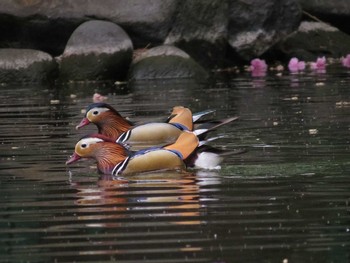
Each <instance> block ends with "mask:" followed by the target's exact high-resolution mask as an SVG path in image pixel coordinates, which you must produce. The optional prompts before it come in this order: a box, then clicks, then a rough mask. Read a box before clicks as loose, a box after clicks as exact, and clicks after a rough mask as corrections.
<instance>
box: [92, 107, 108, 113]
mask: <svg viewBox="0 0 350 263" xmlns="http://www.w3.org/2000/svg"><path fill="white" fill-rule="evenodd" d="M109 110H110V109H108V108H105V107H101V108H100V107H96V108H92V109H91V110H89V112H92V113H94V112H95V111H97V112H105V111H109Z"/></svg>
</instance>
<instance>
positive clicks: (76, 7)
mask: <svg viewBox="0 0 350 263" xmlns="http://www.w3.org/2000/svg"><path fill="white" fill-rule="evenodd" d="M318 16H320V18H318ZM349 17H350V3H349V2H348V1H346V0H343V1H342V0H336V1H332V4H331V5H330V2H329V1H316V0H315V1H311V0H310V1H307V3H306V1H299V2H298V1H297V0H283V1H280V0H266V1H260V0H249V1H240V0H211V1H209V0H208V1H203V0H144V1H139V0H119V1H114V0H104V1H100V0H74V1H70V0H2V1H1V2H0V27H1V37H0V82H8V81H13V80H16V81H20V82H23V81H47V80H60V81H70V80H125V79H136V80H137V79H157V78H160V79H161V78H195V79H200V80H203V79H206V78H207V77H208V73H209V72H210V71H211V70H212V69H214V68H222V67H230V66H234V65H241V64H245V63H247V62H249V61H250V60H251V59H253V58H255V57H264V58H265V59H267V60H271V61H272V60H276V59H278V60H280V61H283V60H287V59H289V58H290V57H291V56H298V57H299V58H300V59H305V60H309V59H314V58H316V57H318V56H321V55H326V56H335V57H338V56H342V55H346V54H347V53H350V37H349V35H348V33H349V31H348V30H349V28H348V24H344V23H341V21H344V19H349ZM320 19H325V21H328V23H331V24H332V25H333V26H330V25H327V24H324V23H322V22H320V21H317V20H320ZM337 27H339V28H340V29H341V30H343V31H344V32H342V31H341V30H339V29H338V28H337ZM330 28H331V29H330ZM18 61H25V62H20V63H19V62H18ZM19 65H20V67H19ZM33 65H35V66H33ZM19 68H20V70H22V69H25V70H24V71H23V72H30V73H28V74H27V73H26V74H22V75H20V77H17V78H14V79H11V75H13V73H14V72H17V71H18V70H19ZM30 76H32V77H30Z"/></svg>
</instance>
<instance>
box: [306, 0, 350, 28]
mask: <svg viewBox="0 0 350 263" xmlns="http://www.w3.org/2000/svg"><path fill="white" fill-rule="evenodd" d="M299 3H300V5H301V7H302V8H303V10H305V12H306V14H307V16H309V17H312V18H314V19H320V20H322V21H324V22H327V23H330V24H331V25H332V26H335V27H337V28H339V29H340V30H341V31H344V32H346V33H348V34H350V23H349V21H350V1H349V0H332V1H329V0H307V1H305V0H299Z"/></svg>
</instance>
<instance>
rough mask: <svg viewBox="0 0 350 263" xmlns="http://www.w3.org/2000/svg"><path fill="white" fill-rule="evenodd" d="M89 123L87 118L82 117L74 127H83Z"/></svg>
mask: <svg viewBox="0 0 350 263" xmlns="http://www.w3.org/2000/svg"><path fill="white" fill-rule="evenodd" d="M89 123H90V121H89V119H88V118H86V117H85V118H83V119H82V120H81V122H80V123H79V124H78V125H77V126H76V127H75V128H76V129H77V130H78V129H80V128H81V127H84V126H86V125H88V124H89Z"/></svg>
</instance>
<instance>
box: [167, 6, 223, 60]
mask: <svg viewBox="0 0 350 263" xmlns="http://www.w3.org/2000/svg"><path fill="white" fill-rule="evenodd" d="M227 10H228V1H226V0H212V1H201V0H184V1H181V5H180V6H179V8H178V12H177V16H176V17H175V20H174V23H173V26H172V29H171V30H170V32H169V34H168V36H167V38H166V40H165V44H169V45H176V46H177V47H180V48H181V49H183V50H185V51H186V52H187V53H189V54H190V55H191V57H193V58H194V59H195V60H196V61H198V62H199V63H200V64H202V65H204V66H207V67H212V66H213V65H220V64H222V63H223V61H224V57H225V51H226V47H227V41H226V36H227V24H228V13H227ZM194 17H195V19H194ZM220 66H221V65H220Z"/></svg>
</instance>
